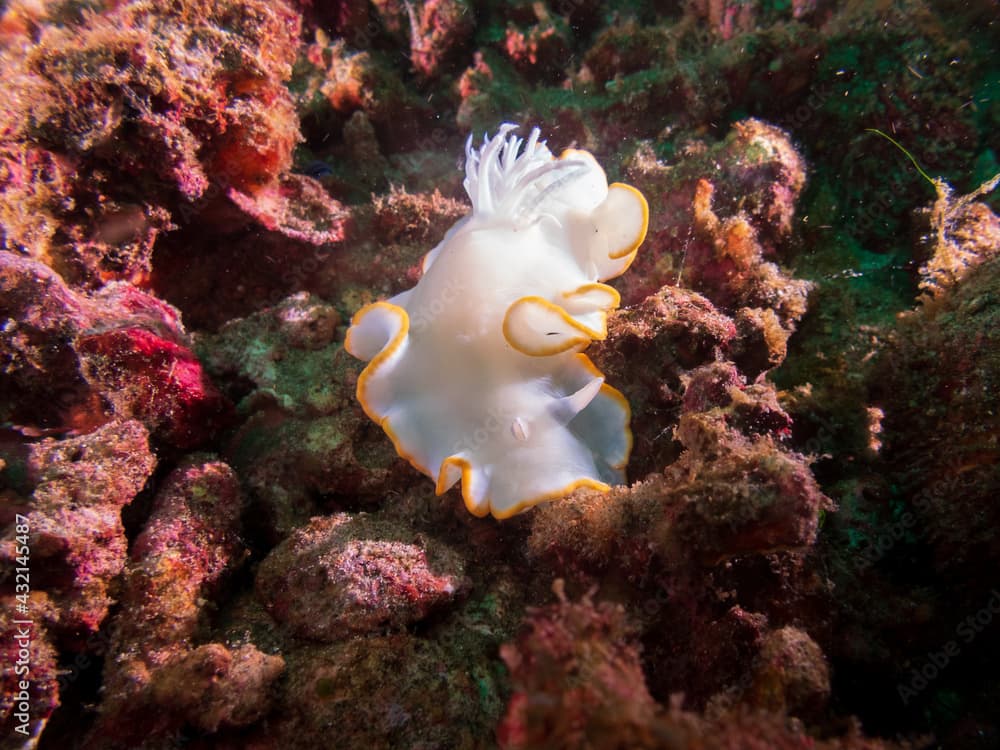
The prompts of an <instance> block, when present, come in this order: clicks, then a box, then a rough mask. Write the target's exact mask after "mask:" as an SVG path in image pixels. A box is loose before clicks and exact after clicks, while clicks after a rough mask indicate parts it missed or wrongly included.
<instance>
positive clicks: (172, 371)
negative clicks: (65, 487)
mask: <svg viewBox="0 0 1000 750" xmlns="http://www.w3.org/2000/svg"><path fill="white" fill-rule="evenodd" d="M40 288H42V289H44V290H45V293H44V294H39V289H40ZM0 290H2V292H3V296H2V299H0V314H2V315H3V316H4V317H5V319H6V320H7V322H6V324H5V334H6V335H5V336H4V338H3V339H2V341H0V361H2V362H4V363H5V366H4V370H3V372H0V383H3V385H4V391H5V393H4V397H2V398H0V413H2V414H4V415H5V416H6V417H7V418H8V419H13V420H16V421H17V423H19V424H26V425H35V426H41V427H51V428H63V429H70V428H77V429H92V428H93V427H95V426H97V425H100V424H103V423H104V422H107V421H108V420H110V419H113V418H118V419H138V420H139V421H141V422H142V423H143V424H144V425H146V427H147V428H148V429H149V431H150V432H151V433H152V435H153V437H154V438H155V439H156V440H157V441H159V442H162V443H164V444H167V445H171V446H175V447H178V448H190V447H193V446H195V445H197V444H198V443H201V442H203V441H204V440H205V439H206V438H207V436H208V435H210V434H211V433H212V432H213V431H214V430H216V429H217V428H218V427H219V426H221V424H222V422H223V420H224V417H225V415H226V412H227V409H228V404H227V403H226V401H225V400H224V399H223V398H222V396H221V395H220V394H219V392H218V391H217V390H216V388H215V386H214V385H213V384H212V383H211V381H210V380H209V379H208V377H207V376H206V375H205V373H204V372H203V370H202V367H201V364H200V363H199V361H198V360H197V358H196V357H195V356H194V354H193V353H192V352H191V350H190V348H189V345H188V339H187V334H186V333H185V331H184V328H183V326H182V324H181V322H180V315H179V313H178V312H177V310H175V309H174V308H172V307H171V306H170V305H167V304H166V303H164V302H162V301H161V300H159V299H157V298H155V297H153V296H152V295H149V294H147V293H145V292H142V291H139V290H138V289H135V288H134V287H132V286H129V285H126V284H110V285H108V286H105V287H104V288H103V289H102V290H101V291H100V292H98V293H96V294H94V295H90V296H88V295H85V294H81V293H78V292H76V291H74V290H72V289H71V288H69V287H68V286H67V285H66V283H65V282H64V281H63V280H62V279H61V278H60V277H59V276H58V275H56V274H55V273H54V272H53V271H52V270H51V269H49V268H48V267H46V266H44V265H42V264H41V263H38V262H37V261H33V260H29V259H26V258H22V257H19V256H16V255H14V254H12V253H8V252H4V251H0ZM54 382H55V383H58V389H59V392H58V397H57V398H56V399H52V398H51V397H50V396H49V394H51V393H52V389H53V383H54Z"/></svg>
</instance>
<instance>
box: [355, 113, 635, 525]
mask: <svg viewBox="0 0 1000 750" xmlns="http://www.w3.org/2000/svg"><path fill="white" fill-rule="evenodd" d="M515 127H516V126H514V125H510V124H505V125H503V126H501V128H500V130H499V132H498V133H497V134H496V135H495V136H494V137H493V138H488V137H487V138H485V139H484V143H483V146H482V147H481V148H480V149H479V150H478V151H477V150H475V149H474V148H473V145H472V137H471V136H470V137H469V141H468V143H467V144H466V164H465V174H466V176H465V182H464V185H465V189H466V192H468V194H469V198H470V199H471V201H472V211H471V212H470V213H469V214H468V215H467V216H465V217H464V218H463V219H461V220H460V221H459V222H458V223H456V224H455V226H453V227H452V228H451V229H450V230H448V232H447V233H446V234H445V237H444V239H443V240H442V241H441V243H440V244H439V245H437V247H435V248H434V249H433V250H431V251H430V252H429V253H428V254H427V255H426V256H425V257H424V261H423V276H422V277H421V279H420V281H419V282H418V283H417V285H416V286H415V287H413V288H412V289H409V290H407V291H405V292H402V293H401V294H397V295H396V296H395V297H392V298H391V299H389V300H387V301H382V302H374V303H372V304H370V305H368V306H366V307H364V308H363V309H361V310H360V311H359V312H358V313H357V314H356V315H355V316H354V319H353V321H352V324H351V327H350V329H349V330H348V332H347V340H346V342H345V346H346V348H347V350H348V351H349V352H350V353H351V354H352V355H354V356H355V357H358V358H359V359H362V360H365V361H367V362H368V365H367V366H366V367H365V369H364V371H363V372H362V373H361V375H360V376H359V378H358V384H357V396H358V400H359V401H360V403H361V405H362V407H363V408H364V410H365V413H366V414H367V415H368V416H369V417H370V418H371V419H372V420H373V421H375V422H376V423H377V424H379V425H380V426H381V427H382V428H383V429H384V430H385V432H386V434H387V435H388V436H389V438H390V439H391V440H392V442H393V444H394V446H395V447H396V450H397V451H398V452H399V454H400V455H401V456H402V457H404V458H406V459H407V460H408V461H409V462H410V463H411V464H412V465H413V466H414V467H415V468H416V469H418V470H419V471H421V472H423V473H424V474H426V475H427V476H429V477H431V478H432V479H434V480H435V481H436V490H437V493H438V494H442V493H443V492H445V491H447V490H448V489H449V488H450V487H452V486H453V485H454V484H455V482H457V481H459V480H461V483H462V485H461V486H462V497H463V499H464V500H465V504H466V506H467V507H468V509H469V511H470V512H472V513H473V514H475V515H477V516H485V515H486V514H487V513H492V514H493V515H494V516H495V517H497V518H507V517H510V516H512V515H514V514H516V513H519V512H521V511H522V510H525V509H526V508H529V507H531V506H533V505H535V504H537V503H540V502H543V501H545V500H551V499H555V498H558V497H562V496H563V495H566V494H568V493H569V492H571V491H572V490H574V489H576V488H578V487H591V488H594V489H599V490H607V489H609V488H610V485H611V484H612V483H620V482H621V481H623V479H624V468H625V465H626V463H627V462H628V456H629V452H630V451H631V447H632V435H631V432H630V430H629V418H630V414H629V406H628V402H627V401H626V400H625V397H624V396H622V394H621V393H620V392H619V391H617V390H615V389H614V388H612V387H611V386H609V385H607V384H606V383H605V382H604V376H603V375H602V374H601V372H600V371H599V370H598V369H597V367H595V366H594V364H593V363H592V362H591V361H590V359H589V358H588V357H587V356H586V355H585V354H583V353H582V352H583V350H584V349H585V348H586V347H587V346H588V345H589V344H590V342H591V341H593V340H602V339H604V338H605V336H606V335H607V315H608V312H609V311H610V310H613V309H614V308H616V307H617V306H618V304H619V302H620V298H619V295H618V292H617V291H615V289H614V288H612V287H610V286H608V285H606V284H603V283H601V282H602V281H605V280H607V279H610V278H614V277H615V276H618V275H620V274H622V273H624V272H625V270H626V269H627V268H628V267H629V265H630V264H631V263H632V260H633V259H634V258H635V254H636V252H637V250H638V248H639V245H640V244H641V243H642V241H643V239H644V238H645V235H646V228H647V226H648V223H649V209H648V206H647V204H646V200H645V198H643V196H642V194H641V193H639V191H637V190H636V189H635V188H632V187H630V186H628V185H622V184H620V183H615V184H613V185H610V186H609V185H608V182H607V178H606V177H605V174H604V170H602V169H601V167H600V166H599V165H598V164H597V161H596V160H595V159H594V157H593V156H591V155H590V154H589V153H587V152H585V151H578V150H568V151H566V152H564V153H563V154H562V156H561V157H560V158H559V159H556V158H554V157H553V155H552V153H551V152H550V151H549V149H548V148H547V147H546V145H545V143H544V142H539V140H538V138H539V130H538V129H537V128H535V129H534V130H532V132H531V135H530V136H529V137H528V138H527V140H526V141H522V139H521V138H518V137H517V136H514V135H511V131H512V130H515ZM522 146H523V149H522Z"/></svg>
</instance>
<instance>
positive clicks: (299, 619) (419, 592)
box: [257, 513, 469, 642]
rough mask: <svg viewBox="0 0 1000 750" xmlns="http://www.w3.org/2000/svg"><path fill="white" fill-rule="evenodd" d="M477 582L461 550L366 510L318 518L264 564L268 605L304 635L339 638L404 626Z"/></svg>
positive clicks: (262, 582)
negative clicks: (465, 571) (465, 566)
mask: <svg viewBox="0 0 1000 750" xmlns="http://www.w3.org/2000/svg"><path fill="white" fill-rule="evenodd" d="M468 587H469V581H468V579H467V578H465V576H464V575H463V564H462V560H461V558H460V557H458V555H456V554H455V552H454V551H452V550H450V549H448V548H447V547H445V546H443V545H441V544H440V543H435V542H433V541H431V540H421V539H417V538H415V537H414V535H413V532H412V531H410V530H409V529H408V528H407V527H406V526H401V525H394V524H391V523H383V522H380V521H378V520H376V519H374V518H371V517H369V516H366V515H365V514H357V515H354V516H349V515H347V514H345V513H341V514H337V515H333V516H328V517H325V518H315V519H313V520H312V522H311V523H310V524H309V526H307V527H306V528H304V529H301V530H299V531H296V532H295V534H293V535H292V536H291V537H290V538H288V539H287V540H285V542H283V543H282V544H280V545H278V546H277V547H276V548H275V549H274V551H273V552H272V553H271V554H270V555H269V556H268V557H267V559H265V560H264V562H262V563H261V566H260V569H259V570H258V572H257V591H258V595H259V596H260V597H261V599H263V601H264V602H265V606H266V607H267V610H268V612H270V613H271V615H272V616H273V617H274V618H275V619H276V620H277V621H278V622H281V623H282V624H284V625H285V626H286V627H288V628H289V630H291V631H292V632H293V633H295V634H296V635H299V636H302V637H303V638H311V639H313V640H319V641H331V642H336V641H339V640H342V639H343V638H344V637H345V636H347V635H349V634H351V633H371V632H376V631H379V630H382V629H391V630H400V629H402V628H403V627H404V626H405V625H408V624H409V623H412V622H417V621H419V620H421V619H423V618H424V617H426V616H427V615H428V614H430V612H432V611H433V610H434V609H436V608H441V607H442V606H445V605H448V604H451V603H452V602H453V601H454V600H455V598H456V597H458V596H461V595H462V594H463V591H464V590H465V589H467V588H468Z"/></svg>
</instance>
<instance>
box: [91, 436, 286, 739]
mask: <svg viewBox="0 0 1000 750" xmlns="http://www.w3.org/2000/svg"><path fill="white" fill-rule="evenodd" d="M241 507H242V498H241V495H240V491H239V487H238V485H237V482H236V477H235V475H234V474H233V472H232V470H231V469H230V468H229V467H228V466H226V465H225V464H224V463H222V462H220V461H217V460H213V459H211V458H208V457H199V456H198V455H197V454H195V455H194V456H192V457H191V458H189V459H188V460H187V462H186V463H185V464H183V465H181V466H179V467H178V468H177V469H175V470H174V472H173V473H172V474H171V475H170V476H169V477H167V479H166V480H165V482H164V484H163V487H162V488H161V489H160V491H159V492H158V494H157V496H156V498H155V499H154V501H153V507H152V510H151V513H150V516H149V520H148V522H147V523H146V526H145V528H144V529H143V531H142V533H141V534H140V535H139V537H138V538H137V539H136V541H135V544H134V546H133V549H132V551H131V553H130V558H131V559H130V561H129V564H128V566H127V568H126V570H125V574H124V583H123V591H122V595H121V600H122V606H123V608H124V611H126V612H128V617H127V618H126V617H119V618H117V619H116V621H115V627H114V629H113V631H112V634H111V642H110V647H109V657H110V658H109V661H108V663H107V668H106V671H105V676H104V690H103V698H102V701H101V705H100V708H99V712H100V713H99V717H98V719H97V722H96V724H95V726H94V728H93V730H92V731H91V734H90V737H89V739H88V741H87V746H88V747H96V748H100V747H131V746H134V744H135V742H137V741H139V739H141V738H149V737H156V736H162V735H169V733H170V732H172V731H176V730H177V729H179V728H181V727H183V726H184V725H185V723H187V724H190V725H192V726H196V727H198V728H200V729H202V730H203V731H207V732H214V731H216V730H217V729H218V728H219V727H220V725H222V726H230V727H237V726H245V725H248V724H251V723H253V722H254V721H256V720H257V719H259V718H260V717H262V716H263V715H265V714H266V713H267V710H268V708H269V702H270V696H269V687H270V685H271V684H272V683H273V682H274V681H275V680H276V679H277V677H278V676H279V675H280V674H281V672H282V670H283V667H284V662H283V660H282V659H281V657H280V656H269V655H266V654H263V653H261V652H260V651H259V650H258V649H257V648H256V647H255V646H254V645H253V644H250V643H245V644H241V645H239V646H232V647H230V646H227V645H226V644H221V643H203V644H200V645H196V642H197V641H196V638H197V637H198V634H199V631H200V630H201V629H203V628H204V627H205V624H206V623H205V622H204V620H205V619H206V618H207V616H208V613H207V612H206V611H205V610H206V605H207V602H208V601H209V600H210V599H211V597H212V595H213V594H214V593H215V592H217V591H218V590H219V588H220V587H221V586H222V584H223V583H224V582H225V578H226V577H227V576H229V575H232V573H233V571H234V569H235V568H237V567H238V566H239V564H240V563H241V562H242V560H243V559H244V556H245V549H244V548H243V546H242V544H241V542H240V539H239V536H238V534H239V525H240V511H241ZM140 717H142V718H141V719H140ZM152 717H155V718H152Z"/></svg>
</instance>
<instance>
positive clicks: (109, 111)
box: [0, 0, 342, 283]
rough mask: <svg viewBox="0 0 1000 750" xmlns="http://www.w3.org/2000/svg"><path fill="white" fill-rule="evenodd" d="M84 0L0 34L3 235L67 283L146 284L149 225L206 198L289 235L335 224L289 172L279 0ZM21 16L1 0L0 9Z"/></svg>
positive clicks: (287, 71) (163, 223)
mask: <svg viewBox="0 0 1000 750" xmlns="http://www.w3.org/2000/svg"><path fill="white" fill-rule="evenodd" d="M98 11H99V12H95V13H86V14H80V15H78V16H66V17H65V20H66V22H65V23H52V22H51V21H52V20H53V19H54V18H56V17H58V11H57V8H56V7H55V6H51V7H50V6H44V7H43V10H42V12H41V15H42V16H43V18H44V19H45V20H46V21H49V23H43V24H40V25H34V24H32V25H31V26H32V28H33V31H32V32H30V33H29V32H28V31H26V32H25V37H26V38H25V40H24V41H25V42H27V38H30V37H31V34H35V35H37V38H34V39H33V40H32V41H33V43H32V44H27V43H18V44H13V43H12V44H8V46H7V49H6V54H5V55H4V57H3V59H2V63H3V67H4V71H5V72H4V78H5V80H7V81H9V82H10V88H9V91H8V101H9V103H10V107H9V108H6V109H5V112H4V115H3V117H2V121H0V178H2V179H0V194H2V195H3V196H4V201H3V202H2V205H3V206H4V209H3V211H2V212H0V215H2V216H3V219H4V221H3V225H4V227H3V233H2V240H3V245H4V247H6V248H7V249H19V250H21V251H23V252H26V253H28V254H29V255H31V256H32V257H35V258H39V259H43V260H46V261H47V262H49V263H50V264H51V265H53V267H55V268H56V269H57V270H58V271H59V272H60V273H62V274H63V275H64V276H66V277H67V278H68V279H69V280H70V281H73V282H76V281H86V282H88V283H97V282H99V281H101V280H108V279H125V280H130V281H136V282H143V281H148V278H149V275H150V272H151V262H152V247H153V244H154V243H155V241H156V240H157V237H158V236H159V235H160V234H161V233H162V232H164V231H166V230H169V229H173V228H175V227H177V226H183V225H186V224H188V223H190V221H192V220H193V219H194V218H195V217H197V216H198V215H199V214H200V213H201V212H202V211H203V210H204V209H205V208H206V207H208V206H209V205H210V204H211V202H212V201H213V199H215V198H217V197H218V196H220V195H228V196H230V197H232V198H233V200H234V201H236V202H237V204H238V205H240V206H241V207H243V208H244V209H246V210H247V211H248V212H249V213H250V215H251V216H254V217H255V218H258V219H260V220H261V221H262V222H263V223H264V224H265V226H268V227H269V228H272V229H275V230H278V231H284V232H286V233H288V234H290V235H291V236H294V237H297V238H303V239H306V240H308V241H311V242H329V241H332V240H335V239H337V238H339V237H340V231H341V220H342V211H341V209H340V207H339V205H338V204H336V202H333V201H331V200H330V199H328V198H327V197H326V196H325V194H324V193H322V191H317V190H315V189H312V186H311V184H310V181H309V178H305V177H294V176H291V175H289V174H288V173H289V172H290V168H291V164H292V162H291V159H292V149H293V148H294V146H295V144H296V143H297V142H298V141H299V138H300V136H299V133H298V121H297V117H296V113H295V110H294V107H293V105H292V101H291V97H290V95H289V93H288V91H287V89H286V88H285V87H284V85H283V81H284V80H285V79H287V78H288V77H289V76H290V75H291V63H292V61H293V59H294V56H295V51H296V47H297V35H298V32H299V18H298V15H297V14H296V13H295V12H293V11H292V9H291V8H290V7H289V6H287V5H286V4H284V3H282V2H279V3H257V2H254V1H253V0H247V2H240V1H237V2H234V3H228V4H225V5H223V6H219V5H216V4H213V3H203V2H199V1H198V0H192V2H184V3H177V4H173V5H166V6H164V5H158V4H156V3H153V2H131V3H122V4H109V6H108V7H106V8H102V7H100V6H98ZM25 15H27V12H26V8H25V6H23V5H22V4H20V3H15V4H13V6H12V7H10V8H8V9H7V11H6V14H5V18H6V19H7V20H8V24H9V25H10V24H11V22H12V21H13V20H14V19H16V18H18V17H23V16H25ZM50 15H51V17H50ZM233 19H239V21H238V22H234V20H233ZM36 23H37V21H36ZM81 71H86V75H83V76H81V75H80V72H81ZM83 174H92V175H94V177H95V178H96V179H87V180H84V179H81V178H80V175H83ZM19 207H20V208H19Z"/></svg>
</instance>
